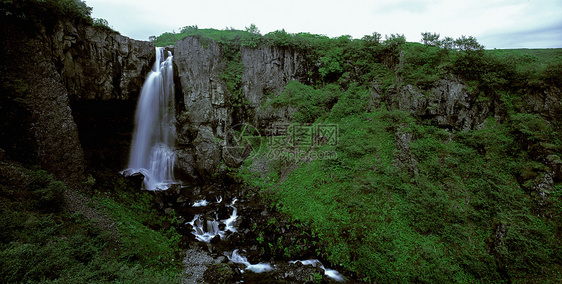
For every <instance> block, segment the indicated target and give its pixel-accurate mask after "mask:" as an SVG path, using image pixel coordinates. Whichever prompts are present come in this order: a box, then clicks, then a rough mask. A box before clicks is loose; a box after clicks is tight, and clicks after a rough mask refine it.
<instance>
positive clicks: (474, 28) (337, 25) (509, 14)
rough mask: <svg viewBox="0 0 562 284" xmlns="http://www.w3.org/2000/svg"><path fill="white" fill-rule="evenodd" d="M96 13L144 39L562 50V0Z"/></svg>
mask: <svg viewBox="0 0 562 284" xmlns="http://www.w3.org/2000/svg"><path fill="white" fill-rule="evenodd" d="M86 4H87V5H88V6H90V7H92V8H93V13H92V16H93V17H95V18H104V19H106V20H107V21H108V22H109V25H110V26H112V27H113V28H114V29H115V30H117V31H119V32H120V33H121V34H123V35H125V36H128V37H131V38H135V39H140V40H147V39H148V37H149V36H151V35H160V34H161V33H164V32H172V31H176V32H178V31H179V29H180V28H181V27H184V26H190V25H197V26H198V27H199V28H216V29H224V28H226V27H233V28H235V29H244V28H245V27H246V26H249V25H250V24H252V23H253V24H255V25H256V26H257V27H258V28H259V29H260V31H261V33H262V34H266V33H268V32H271V31H275V30H280V29H285V31H287V32H289V33H298V32H309V33H313V34H323V35H327V36H330V37H337V36H340V35H351V36H353V38H361V37H363V36H364V35H368V34H372V33H373V32H374V31H376V32H379V33H380V34H382V35H389V34H394V33H399V34H404V35H405V36H406V40H407V41H420V39H421V35H420V34H421V33H422V32H426V31H427V32H436V33H439V34H441V36H442V37H444V36H450V37H453V38H457V37H459V36H461V35H466V36H474V37H476V38H477V39H478V41H479V42H480V43H481V44H483V45H484V46H485V47H486V48H488V49H493V48H553V47H558V48H562V0H462V1H460V0H417V1H416V0H376V1H365V0H337V1H336V0H322V1H316V0H314V1H313V0H284V1H281V0H277V1H267V0H261V1H258V0H238V1H227V0H198V1H192V0H150V1H149V0H86Z"/></svg>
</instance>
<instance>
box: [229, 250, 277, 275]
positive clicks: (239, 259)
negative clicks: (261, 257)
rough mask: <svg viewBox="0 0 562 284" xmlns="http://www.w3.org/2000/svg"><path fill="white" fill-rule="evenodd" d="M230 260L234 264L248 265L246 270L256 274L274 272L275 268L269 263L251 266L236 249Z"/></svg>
mask: <svg viewBox="0 0 562 284" xmlns="http://www.w3.org/2000/svg"><path fill="white" fill-rule="evenodd" d="M228 259H229V260H231V261H232V262H234V263H240V264H244V265H246V270H250V271H253V272H255V273H262V272H267V271H271V270H273V267H271V265H270V264H268V263H258V264H251V263H250V262H249V261H248V259H247V258H246V257H243V256H241V255H240V254H238V250H237V249H235V250H234V251H233V252H232V256H231V257H229V258H228ZM242 272H244V271H242Z"/></svg>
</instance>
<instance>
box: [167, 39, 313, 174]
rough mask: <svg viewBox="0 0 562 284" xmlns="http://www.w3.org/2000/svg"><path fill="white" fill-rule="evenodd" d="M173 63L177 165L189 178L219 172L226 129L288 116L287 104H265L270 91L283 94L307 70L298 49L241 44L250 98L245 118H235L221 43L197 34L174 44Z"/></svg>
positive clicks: (243, 92)
mask: <svg viewBox="0 0 562 284" xmlns="http://www.w3.org/2000/svg"><path fill="white" fill-rule="evenodd" d="M174 50H175V53H174V65H175V67H176V70H177V71H176V72H177V74H178V77H179V86H176V88H177V89H178V90H180V91H179V92H180V93H179V94H178V95H179V96H180V97H181V98H180V101H181V102H182V105H181V106H179V108H180V112H179V113H178V143H179V145H178V157H179V159H178V162H179V163H178V166H179V170H180V172H183V173H184V174H185V175H186V176H188V177H192V178H197V177H208V176H210V175H213V174H215V173H218V172H220V171H221V170H223V169H224V168H222V169H221V167H220V166H221V165H224V162H225V163H227V164H228V166H235V163H234V164H233V163H229V159H228V157H225V153H224V147H225V146H226V143H227V142H228V141H226V138H227V137H226V136H227V135H226V132H227V131H228V130H229V128H230V126H232V125H233V124H239V123H249V124H251V125H254V126H260V128H262V127H263V128H264V129H265V127H267V124H268V123H269V124H270V123H272V122H275V121H288V120H290V117H291V113H290V110H289V109H287V108H283V109H273V108H262V106H263V105H264V103H265V102H266V101H267V100H268V95H272V96H275V95H276V94H279V93H280V92H281V91H282V90H283V88H284V87H285V85H286V84H287V83H288V82H289V81H291V80H300V79H302V78H303V77H304V76H305V74H306V70H305V69H304V67H303V66H304V65H303V63H304V62H303V59H302V58H301V57H300V56H299V54H298V52H296V51H293V50H289V49H284V48H277V47H271V46H260V47H258V48H255V49H252V48H247V47H241V48H240V55H241V63H242V65H243V66H244V71H243V73H242V74H241V84H240V85H241V96H242V100H243V101H244V102H246V104H245V110H244V111H245V113H246V114H247V115H246V116H244V118H241V117H237V111H240V110H239V108H238V107H236V106H233V105H232V103H231V102H232V100H233V98H232V94H230V93H229V92H228V90H227V85H226V83H227V82H225V80H224V78H221V74H222V72H224V70H225V68H226V64H227V62H226V60H225V58H224V54H223V51H222V48H221V46H220V45H219V44H218V43H216V42H214V41H210V42H209V43H208V44H207V45H205V46H204V45H203V44H201V42H200V41H199V40H198V39H197V38H194V37H188V38H185V39H183V40H181V41H179V42H177V43H176V45H175V48H174Z"/></svg>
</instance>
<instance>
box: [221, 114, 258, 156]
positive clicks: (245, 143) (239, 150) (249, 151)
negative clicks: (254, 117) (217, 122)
mask: <svg viewBox="0 0 562 284" xmlns="http://www.w3.org/2000/svg"><path fill="white" fill-rule="evenodd" d="M225 138H226V145H225V146H224V153H225V154H226V155H227V156H229V157H230V158H232V159H234V161H235V162H237V163H242V161H244V160H245V159H247V158H249V157H252V156H254V155H256V154H257V153H258V152H259V151H260V149H261V146H262V137H261V134H260V132H259V131H258V129H257V128H255V127H253V126H252V125H250V124H247V123H241V124H236V125H234V126H231V127H230V128H228V129H227V130H226V133H225Z"/></svg>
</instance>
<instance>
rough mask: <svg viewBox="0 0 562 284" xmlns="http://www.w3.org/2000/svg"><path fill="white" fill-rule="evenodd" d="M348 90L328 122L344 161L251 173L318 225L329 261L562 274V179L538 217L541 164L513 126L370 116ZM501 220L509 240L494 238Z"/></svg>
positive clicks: (473, 273)
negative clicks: (408, 139) (412, 162)
mask: <svg viewBox="0 0 562 284" xmlns="http://www.w3.org/2000/svg"><path fill="white" fill-rule="evenodd" d="M294 85H295V83H292V84H290V85H289V86H288V88H292V87H293V86H294ZM348 92H352V93H353V91H348ZM356 92H358V93H361V90H360V89H359V90H356ZM349 97H350V96H348V97H346V96H343V95H341V96H340V100H339V102H338V103H337V104H336V105H335V106H334V107H333V108H332V109H331V111H330V116H328V117H327V118H324V119H319V120H317V122H323V123H337V124H338V125H339V129H340V139H339V143H338V146H337V153H338V159H336V160H313V161H311V162H310V163H305V162H302V163H301V164H300V166H299V167H298V168H297V169H296V170H295V171H294V172H292V173H291V174H290V176H289V177H288V179H286V180H284V181H282V182H280V180H279V178H278V176H279V175H280V172H281V171H279V172H276V170H277V169H280V166H279V165H276V166H272V168H271V174H270V176H269V177H268V178H265V179H260V177H259V176H258V175H252V174H250V172H249V171H247V170H245V169H243V171H242V175H243V177H244V178H245V179H246V180H247V181H248V182H249V183H250V184H252V185H254V186H258V187H261V188H263V189H264V190H266V191H267V192H269V194H271V195H273V196H274V198H273V199H272V201H274V202H277V203H278V205H280V206H281V207H282V210H284V211H285V212H287V213H289V214H290V215H292V216H294V217H295V218H296V219H298V220H302V221H306V222H309V223H310V224H311V226H312V228H313V229H314V231H315V232H316V234H317V235H319V236H320V238H321V240H322V241H323V246H324V247H325V251H324V253H325V255H324V256H325V257H327V258H328V259H330V260H331V261H332V262H333V263H334V264H337V265H341V266H343V267H345V268H346V269H348V270H349V271H353V272H355V273H358V275H360V276H362V277H364V280H368V281H376V282H383V283H389V282H429V283H436V282H438V283H450V282H462V283H474V282H498V281H501V280H502V279H503V280H505V279H504V278H503V277H504V276H503V275H501V273H502V272H501V271H504V270H505V271H506V272H508V273H509V275H510V277H512V280H516V281H517V280H518V281H541V282H542V281H546V282H549V281H551V282H552V283H554V282H558V281H560V280H562V275H561V274H559V272H558V271H559V268H560V267H559V265H560V260H561V259H560V254H559V253H560V251H561V248H562V243H561V242H560V240H559V237H560V236H559V231H558V233H557V230H560V226H561V224H560V222H559V220H557V219H556V218H554V219H551V218H544V217H541V216H544V215H545V214H546V215H548V214H552V215H553V216H559V215H560V213H562V211H561V210H562V207H561V206H562V203H561V202H560V199H559V196H560V195H561V194H562V186H558V187H557V188H556V191H555V192H553V193H552V196H553V199H551V201H550V202H552V203H551V204H548V205H547V206H545V208H542V209H541V210H544V211H543V212H542V213H541V214H542V215H541V214H537V212H536V210H537V206H536V205H535V200H534V196H533V193H530V192H526V191H525V190H524V189H523V188H522V187H521V186H520V185H519V184H518V182H517V179H516V176H517V175H519V174H520V173H521V172H524V171H526V170H528V169H529V168H533V167H539V168H540V167H541V165H540V164H539V163H536V162H534V161H532V160H530V159H529V158H528V153H527V151H526V150H525V149H522V148H521V146H520V145H518V142H517V138H516V137H515V136H514V135H513V134H512V132H513V128H512V127H511V126H509V125H502V124H498V123H496V122H495V121H494V120H493V119H490V120H489V121H488V123H487V124H486V127H484V128H483V129H480V130H475V131H467V132H458V133H455V134H453V133H450V132H447V131H444V130H442V129H439V128H436V127H433V126H430V125H425V124H424V123H423V122H420V121H416V120H414V119H413V118H411V117H410V116H409V115H408V113H404V112H401V111H394V112H389V111H387V110H386V109H385V108H384V107H383V108H380V109H376V110H374V111H369V112H366V111H365V110H364V109H362V108H361V105H360V104H356V103H354V102H350V101H349V100H351V99H350V98H349ZM359 97H360V95H359ZM342 105H347V106H342ZM341 108H343V109H345V110H346V111H345V112H341ZM513 127H516V126H513ZM510 131H511V132H510ZM397 132H399V133H412V135H413V137H414V139H413V141H412V143H411V144H410V151H411V153H412V155H413V156H414V157H416V160H417V161H418V165H417V168H418V171H417V172H408V171H404V170H401V169H400V168H399V167H397V165H396V163H395V162H394V161H395V155H396V154H397V148H396V141H395V140H396V133H397ZM532 135H537V136H538V135H539V134H537V133H535V134H532ZM552 135H555V134H553V133H552V132H550V133H547V136H548V137H549V138H551V139H553V138H554V137H553V136H552ZM552 141H554V140H552ZM556 143H557V145H560V144H559V143H560V142H559V141H556ZM319 151H320V150H319ZM279 162H280V161H278V163H279ZM281 163H282V161H281ZM274 165H275V163H274ZM281 167H282V166H281ZM542 167H544V166H542ZM537 181H538V179H535V180H533V181H531V183H533V185H536V183H537ZM546 212H548V213H546ZM502 224H503V225H502ZM501 226H505V227H506V228H507V229H506V231H505V236H506V237H505V239H504V240H503V242H504V243H502V244H499V243H494V242H495V241H494V239H495V238H494V236H495V235H496V231H497V230H498V227H501ZM490 250H492V251H490ZM503 265H505V268H504V267H500V266H503Z"/></svg>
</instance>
